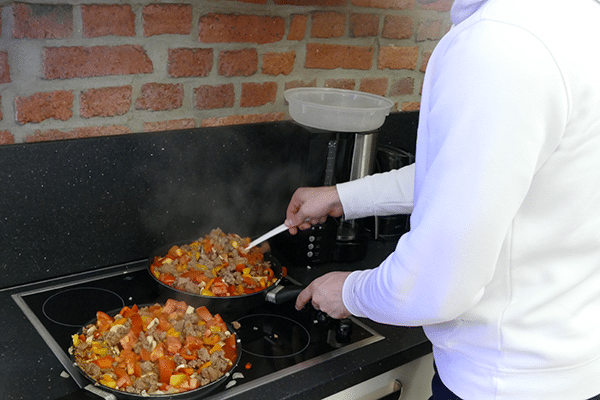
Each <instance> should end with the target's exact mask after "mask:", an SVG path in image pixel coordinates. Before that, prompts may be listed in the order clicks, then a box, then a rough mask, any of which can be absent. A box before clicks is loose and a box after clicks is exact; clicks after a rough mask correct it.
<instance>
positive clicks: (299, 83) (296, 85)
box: [284, 79, 317, 90]
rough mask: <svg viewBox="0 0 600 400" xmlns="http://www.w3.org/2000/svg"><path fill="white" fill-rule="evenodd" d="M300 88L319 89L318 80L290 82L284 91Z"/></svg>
mask: <svg viewBox="0 0 600 400" xmlns="http://www.w3.org/2000/svg"><path fill="white" fill-rule="evenodd" d="M300 87H317V80H316V79H313V80H311V81H290V82H287V83H286V84H285V86H284V90H288V89H295V88H300Z"/></svg>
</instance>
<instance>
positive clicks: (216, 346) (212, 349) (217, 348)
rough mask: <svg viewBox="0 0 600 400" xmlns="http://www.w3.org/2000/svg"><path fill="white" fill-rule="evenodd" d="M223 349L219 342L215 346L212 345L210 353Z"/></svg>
mask: <svg viewBox="0 0 600 400" xmlns="http://www.w3.org/2000/svg"><path fill="white" fill-rule="evenodd" d="M221 350H223V348H222V347H221V345H220V344H219V343H217V344H215V345H214V346H213V347H211V349H210V350H209V351H208V354H212V353H215V352H217V351H221Z"/></svg>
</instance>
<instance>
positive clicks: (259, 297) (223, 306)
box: [147, 240, 303, 318]
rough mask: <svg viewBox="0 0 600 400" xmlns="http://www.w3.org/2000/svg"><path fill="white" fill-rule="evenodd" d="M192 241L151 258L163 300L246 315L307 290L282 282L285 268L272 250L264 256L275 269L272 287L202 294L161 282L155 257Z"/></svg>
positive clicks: (153, 277) (282, 301) (214, 311)
mask: <svg viewBox="0 0 600 400" xmlns="http://www.w3.org/2000/svg"><path fill="white" fill-rule="evenodd" d="M191 242H193V240H188V241H183V242H177V243H173V244H170V245H168V246H163V247H160V248H158V249H156V250H155V251H154V252H153V253H152V255H151V256H150V258H149V259H148V266H147V271H148V273H149V274H150V276H152V279H154V280H155V281H156V282H157V283H158V285H159V293H160V299H161V300H162V299H163V298H164V299H166V298H171V299H175V300H178V301H185V302H186V303H187V304H189V305H191V306H193V307H200V306H206V308H208V309H209V310H210V312H212V313H213V314H215V313H218V314H221V315H226V316H228V317H236V318H237V317H239V316H241V315H245V314H246V312H247V311H249V310H251V309H253V308H256V307H258V306H260V305H262V304H263V303H265V302H269V303H274V304H281V303H284V302H287V301H290V300H293V299H295V298H296V297H297V296H298V294H299V293H300V292H301V291H302V289H303V287H302V286H299V285H293V286H284V285H281V280H282V279H283V278H284V268H283V266H282V265H281V263H280V262H279V261H278V260H277V259H276V258H275V257H273V255H272V254H271V253H270V252H265V253H263V254H264V259H265V261H270V262H271V269H272V270H273V272H274V274H275V277H276V278H277V281H276V282H275V283H274V284H272V285H271V286H269V287H266V288H264V289H262V290H260V291H258V292H254V293H250V294H244V295H239V296H226V297H218V296H204V295H202V294H196V293H190V292H186V291H183V290H179V289H176V288H174V287H172V286H169V285H167V284H165V283H163V282H161V281H160V280H159V279H157V278H156V276H154V274H152V272H151V270H150V266H151V265H152V263H153V262H154V257H156V256H164V255H165V254H167V253H168V251H169V249H170V248H171V247H172V246H174V245H177V246H182V245H184V244H189V243H191Z"/></svg>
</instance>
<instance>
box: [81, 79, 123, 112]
mask: <svg viewBox="0 0 600 400" xmlns="http://www.w3.org/2000/svg"><path fill="white" fill-rule="evenodd" d="M131 92H132V88H131V86H130V85H127V86H118V87H106V88H100V89H90V90H87V91H85V92H82V93H81V95H80V96H79V102H80V104H81V111H80V114H81V116H82V117H83V118H91V117H113V116H115V115H123V114H126V113H127V112H128V111H129V108H130V107H131Z"/></svg>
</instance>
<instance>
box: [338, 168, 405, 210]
mask: <svg viewBox="0 0 600 400" xmlns="http://www.w3.org/2000/svg"><path fill="white" fill-rule="evenodd" d="M414 186H415V165H414V164H410V165H407V166H406V167H403V168H400V169H397V170H392V171H388V172H384V173H381V174H375V175H371V176H367V177H365V178H363V179H358V180H355V181H350V182H345V183H339V184H337V185H336V187H337V190H338V194H339V196H340V200H341V201H342V206H343V207H344V216H345V217H346V219H355V218H363V217H369V216H373V215H395V214H410V213H411V212H412V208H413V191H414Z"/></svg>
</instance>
